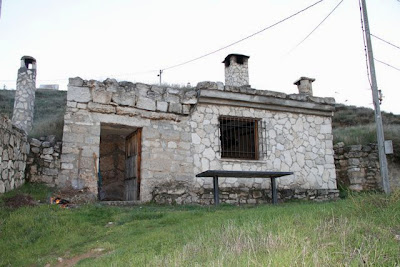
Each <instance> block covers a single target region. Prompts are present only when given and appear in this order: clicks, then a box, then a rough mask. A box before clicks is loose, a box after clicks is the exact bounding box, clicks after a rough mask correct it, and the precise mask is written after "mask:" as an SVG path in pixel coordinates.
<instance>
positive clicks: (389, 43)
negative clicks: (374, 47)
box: [371, 33, 400, 49]
mask: <svg viewBox="0 0 400 267" xmlns="http://www.w3.org/2000/svg"><path fill="white" fill-rule="evenodd" d="M371 36H373V37H375V38H376V39H378V40H381V41H382V42H384V43H387V44H388V45H391V46H393V47H395V48H397V49H400V47H399V46H397V45H394V44H392V43H391V42H388V41H386V40H384V39H382V38H380V37H378V36H376V35H374V34H372V33H371Z"/></svg>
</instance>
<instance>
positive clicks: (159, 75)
mask: <svg viewBox="0 0 400 267" xmlns="http://www.w3.org/2000/svg"><path fill="white" fill-rule="evenodd" d="M162 73H163V71H162V70H160V74H157V76H158V77H160V85H161V75H162Z"/></svg>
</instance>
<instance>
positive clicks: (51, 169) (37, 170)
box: [26, 135, 62, 187]
mask: <svg viewBox="0 0 400 267" xmlns="http://www.w3.org/2000/svg"><path fill="white" fill-rule="evenodd" d="M29 143H30V153H29V155H28V160H27V167H26V178H27V180H28V181H29V182H39V183H45V184H46V185H48V186H51V187H53V186H58V185H59V182H58V179H57V178H58V173H59V171H60V155H61V144H62V143H61V142H57V141H56V137H55V136H54V135H49V136H46V137H40V138H39V139H36V138H32V139H31V140H30V142H29Z"/></svg>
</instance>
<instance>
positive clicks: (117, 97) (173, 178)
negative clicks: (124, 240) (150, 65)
mask: <svg viewBox="0 0 400 267" xmlns="http://www.w3.org/2000/svg"><path fill="white" fill-rule="evenodd" d="M247 58H248V57H247ZM247 58H246V57H245V59H247ZM242 63H244V62H243V61H241V60H239V63H238V65H239V66H242V67H244V68H246V69H245V70H241V71H240V72H233V74H232V75H236V74H235V73H239V74H238V75H241V74H240V73H243V72H246V71H247V64H246V65H245V64H242ZM230 66H233V65H232V64H231V65H230ZM226 67H229V66H226ZM235 67H237V66H235ZM228 73H229V72H228ZM228 79H233V80H235V79H234V78H232V77H231V78H228ZM307 79H308V80H307V81H306V82H300V83H299V84H302V85H303V84H305V83H307V82H309V83H311V82H312V81H313V79H310V78H307ZM307 88H311V86H308V87H307ZM67 100H68V102H67V110H66V114H65V121H64V135H63V148H62V155H61V171H60V173H59V175H58V178H57V179H58V180H57V184H59V185H60V186H72V187H74V188H76V189H82V188H87V189H89V190H90V191H91V192H92V193H93V194H94V195H97V194H98V192H99V188H98V181H99V179H100V177H102V173H104V174H105V173H106V172H108V173H110V172H111V171H112V168H113V166H115V167H114V168H115V171H114V172H112V173H113V178H112V179H113V180H112V183H115V184H118V187H119V188H121V187H123V180H124V178H125V176H126V173H125V175H124V174H123V172H122V171H123V170H125V172H126V170H127V168H128V166H130V165H129V162H128V160H127V158H126V159H125V160H126V162H125V164H124V162H122V163H121V158H120V157H121V155H124V154H123V153H124V152H125V154H129V152H128V151H127V149H128V148H127V146H126V145H127V143H128V140H129V137H130V136H132V134H131V133H135V132H136V131H137V130H138V129H141V139H140V145H141V146H140V153H139V152H138V154H136V156H137V155H140V166H136V167H135V168H139V169H140V172H138V173H140V179H139V180H140V185H139V191H138V195H139V200H141V201H144V202H146V201H151V200H154V201H157V202H163V203H200V204H210V203H211V202H212V195H211V194H210V193H211V190H212V179H210V178H196V177H195V175H196V174H197V173H200V172H202V171H206V170H209V169H222V170H254V171H256V170H260V171H261V170H263V171H292V172H294V175H291V176H287V177H283V178H281V179H278V189H279V198H280V199H291V198H299V199H302V198H304V199H315V200H324V199H333V198H337V197H338V190H337V186H336V174H335V165H334V159H333V144H332V139H333V138H332V127H331V117H332V115H333V111H334V103H335V102H334V99H332V98H319V97H314V96H312V91H311V93H309V92H307V94H291V95H287V94H284V93H280V92H273V91H267V90H256V89H252V88H250V86H249V85H248V84H247V85H243V86H227V85H225V86H224V85H223V84H222V83H215V82H201V83H199V84H198V85H197V86H196V87H195V88H172V87H160V86H156V85H147V84H142V83H130V82H117V81H116V80H114V79H107V80H105V81H103V82H101V81H95V80H89V81H88V80H82V79H81V78H71V79H70V80H69V85H68V96H67ZM221 118H228V120H229V119H230V118H232V119H233V118H234V119H237V120H238V121H240V122H242V123H244V121H247V120H251V121H253V124H251V125H252V126H251V127H253V128H252V129H253V130H252V131H253V132H252V134H251V140H252V141H251V142H253V144H252V145H251V146H253V148H254V147H256V148H255V151H256V152H255V153H256V154H257V155H256V156H255V157H254V158H252V159H249V158H247V159H243V158H237V157H236V158H231V157H227V156H226V154H225V155H224V151H223V150H225V148H224V147H223V144H222V143H223V140H224V139H226V138H228V139H229V138H230V140H231V142H232V140H233V141H234V142H240V140H239V139H243V138H247V137H248V136H249V134H246V133H243V132H242V133H243V134H242V136H238V137H236V139H233V138H232V137H230V135H229V134H232V133H228V135H226V136H221V135H223V134H224V133H223V131H222V128H221ZM230 127H233V126H230ZM111 136H119V138H115V140H116V141H115V143H114V144H113V143H112V142H111V141H110V140H113V139H112V138H110V137H111ZM121 138H122V139H121ZM124 140H126V141H124ZM121 142H122V143H121ZM124 142H125V146H124V145H123V143H124ZM105 146H106V147H105ZM113 147H114V149H115V152H112V149H113ZM101 151H105V152H104V153H106V155H103V156H102V155H101ZM225 152H226V151H225ZM136 156H135V157H136ZM99 159H100V160H99ZM136 159H137V158H135V160H136ZM135 162H138V161H135ZM119 163H120V164H122V165H119ZM135 170H137V169H135ZM118 173H119V176H122V177H120V178H119V179H121V180H120V181H119V182H118V181H116V179H118V177H116V176H115V174H118ZM108 175H109V174H107V175H106V176H108ZM117 176H118V175H117ZM108 184H111V183H108ZM118 187H117V186H115V187H114V188H113V190H115V189H117V188H118ZM220 188H221V196H220V198H221V201H222V202H226V203H264V202H269V201H270V199H271V193H270V184H269V180H268V179H261V178H249V179H237V178H225V179H220ZM121 190H123V189H121Z"/></svg>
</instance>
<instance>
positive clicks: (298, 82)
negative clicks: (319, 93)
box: [293, 77, 315, 85]
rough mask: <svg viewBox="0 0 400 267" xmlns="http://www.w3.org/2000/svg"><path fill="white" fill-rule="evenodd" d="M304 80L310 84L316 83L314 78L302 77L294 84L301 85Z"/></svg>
mask: <svg viewBox="0 0 400 267" xmlns="http://www.w3.org/2000/svg"><path fill="white" fill-rule="evenodd" d="M302 80H308V81H310V82H314V81H315V79H314V78H309V77H300V79H298V80H296V81H295V82H294V83H293V84H294V85H300V81H302Z"/></svg>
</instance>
